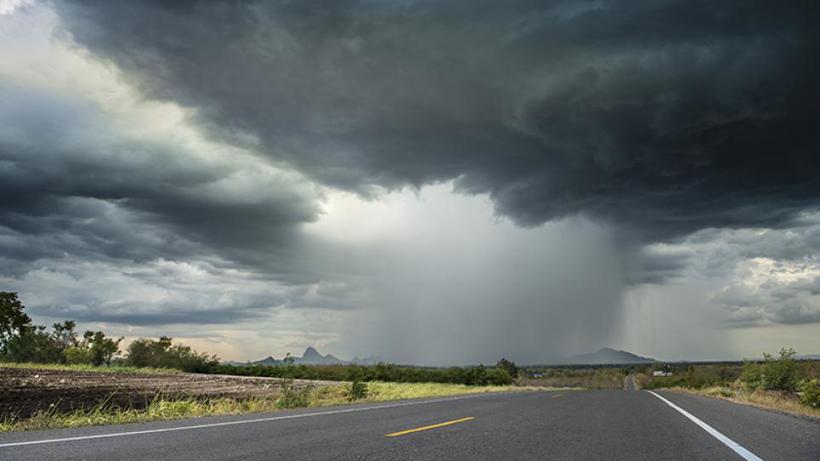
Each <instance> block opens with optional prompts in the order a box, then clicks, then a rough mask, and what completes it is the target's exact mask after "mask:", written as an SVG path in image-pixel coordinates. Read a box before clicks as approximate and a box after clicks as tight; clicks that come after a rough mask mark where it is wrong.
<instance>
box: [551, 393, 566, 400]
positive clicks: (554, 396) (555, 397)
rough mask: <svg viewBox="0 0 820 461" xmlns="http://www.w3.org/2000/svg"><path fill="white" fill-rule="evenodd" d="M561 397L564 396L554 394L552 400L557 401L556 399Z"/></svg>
mask: <svg viewBox="0 0 820 461" xmlns="http://www.w3.org/2000/svg"><path fill="white" fill-rule="evenodd" d="M562 395H564V394H555V395H553V396H552V398H554V399H557V398H558V397H561V396H562Z"/></svg>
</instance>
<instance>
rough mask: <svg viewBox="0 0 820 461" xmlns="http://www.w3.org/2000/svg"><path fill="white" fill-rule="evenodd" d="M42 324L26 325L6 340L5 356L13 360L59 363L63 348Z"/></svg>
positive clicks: (61, 358)
mask: <svg viewBox="0 0 820 461" xmlns="http://www.w3.org/2000/svg"><path fill="white" fill-rule="evenodd" d="M45 329H46V327H44V326H42V325H24V326H23V327H21V328H20V329H19V333H18V334H17V335H15V336H12V337H11V338H10V339H9V340H8V341H6V343H5V345H4V350H3V357H4V358H5V359H6V360H11V361H12V362H35V363H59V362H62V361H63V350H62V348H61V347H60V345H59V343H57V342H56V341H54V338H52V337H51V335H50V334H48V333H46V331H45Z"/></svg>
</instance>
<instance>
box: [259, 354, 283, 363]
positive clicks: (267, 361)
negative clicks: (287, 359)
mask: <svg viewBox="0 0 820 461" xmlns="http://www.w3.org/2000/svg"><path fill="white" fill-rule="evenodd" d="M252 363H253V364H254V365H279V364H281V363H282V361H281V360H276V359H275V358H273V357H271V356H270V355H269V356H267V357H265V358H264V359H262V360H257V361H256V362H252Z"/></svg>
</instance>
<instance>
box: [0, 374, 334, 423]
mask: <svg viewBox="0 0 820 461" xmlns="http://www.w3.org/2000/svg"><path fill="white" fill-rule="evenodd" d="M282 382H283V380H281V379H278V378H255V377H244V376H225V375H200V374H191V373H168V374H155V373H144V374H142V373H103V372H81V371H62V370H47V369H22V368H0V415H2V416H7V415H16V416H22V417H25V416H29V415H32V414H34V413H36V412H37V411H38V410H48V409H55V410H59V411H67V410H73V409H80V408H93V407H95V406H97V405H98V404H100V403H101V402H105V403H106V404H108V405H112V406H118V407H120V408H144V407H145V406H147V404H148V403H149V402H150V401H151V400H153V399H154V398H156V397H157V396H162V397H163V398H169V399H174V398H187V397H194V398H203V399H204V398H213V397H234V398H247V397H267V396H275V395H276V394H277V393H278V392H279V390H280V389H281V386H282ZM293 384H294V386H297V387H303V386H309V385H325V384H328V382H323V381H305V380H295V381H294V383H293Z"/></svg>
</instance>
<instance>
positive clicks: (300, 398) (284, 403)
mask: <svg viewBox="0 0 820 461" xmlns="http://www.w3.org/2000/svg"><path fill="white" fill-rule="evenodd" d="M309 393H310V388H308V387H305V388H302V389H299V388H296V387H294V386H293V381H292V380H286V381H285V382H284V383H283V384H282V393H281V394H280V395H279V398H278V399H277V400H276V406H277V408H302V407H306V406H308V405H309V404H310V399H309V395H308V394H309Z"/></svg>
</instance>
